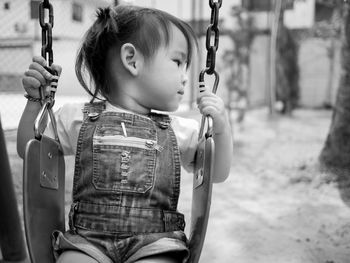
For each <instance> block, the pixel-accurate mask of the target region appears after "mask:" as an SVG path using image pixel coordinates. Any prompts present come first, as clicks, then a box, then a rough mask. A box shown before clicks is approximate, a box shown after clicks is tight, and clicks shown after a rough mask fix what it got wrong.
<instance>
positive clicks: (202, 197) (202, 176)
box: [189, 137, 215, 263]
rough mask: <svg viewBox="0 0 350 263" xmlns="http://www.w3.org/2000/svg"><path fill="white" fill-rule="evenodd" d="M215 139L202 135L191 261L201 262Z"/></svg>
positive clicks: (194, 190) (197, 162)
mask: <svg viewBox="0 0 350 263" xmlns="http://www.w3.org/2000/svg"><path fill="white" fill-rule="evenodd" d="M214 146H215V145H214V139H213V137H208V138H205V137H202V139H201V140H200V141H199V144H198V147H197V155H196V167H195V172H194V177H193V190H192V211H191V229H190V238H189V241H190V242H189V247H190V251H191V254H190V260H189V263H197V262H199V258H200V255H201V252H202V248H203V244H204V239H205V234H206V231H207V226H208V219H209V212H210V204H211V194H212V178H213V164H214Z"/></svg>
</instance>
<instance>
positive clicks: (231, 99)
mask: <svg viewBox="0 0 350 263" xmlns="http://www.w3.org/2000/svg"><path fill="white" fill-rule="evenodd" d="M231 15H232V17H233V18H235V20H236V24H237V27H235V29H232V30H227V32H226V33H227V34H228V36H229V37H230V39H231V40H232V42H233V46H234V48H233V49H232V50H231V49H230V50H226V51H225V52H224V54H223V62H224V64H225V66H226V68H227V69H228V70H229V75H228V77H227V78H226V87H227V91H228V99H227V102H226V107H227V109H228V111H229V113H230V116H231V115H232V112H233V110H236V111H237V118H236V119H235V121H237V122H242V121H243V119H244V114H245V111H246V108H247V106H248V103H249V98H248V89H249V85H250V84H249V80H250V50H251V45H252V42H253V38H254V29H253V25H252V18H251V16H250V15H249V13H248V11H247V10H246V9H245V8H242V7H239V6H233V7H232V10H231ZM230 119H231V122H233V121H234V120H233V118H230ZM231 125H233V123H231ZM232 127H233V126H232Z"/></svg>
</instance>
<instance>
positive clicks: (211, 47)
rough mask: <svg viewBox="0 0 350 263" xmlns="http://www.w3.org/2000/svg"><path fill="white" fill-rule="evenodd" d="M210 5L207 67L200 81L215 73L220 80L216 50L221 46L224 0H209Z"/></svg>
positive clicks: (200, 76)
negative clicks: (221, 19)
mask: <svg viewBox="0 0 350 263" xmlns="http://www.w3.org/2000/svg"><path fill="white" fill-rule="evenodd" d="M209 6H210V8H211V17H210V24H209V26H208V28H207V33H206V42H205V46H206V49H207V59H206V68H205V69H203V70H202V71H201V72H200V74H199V82H200V83H201V82H204V75H205V74H207V75H212V74H214V75H215V80H216V79H217V81H215V82H218V74H217V73H216V71H215V62H216V51H217V50H218V48H219V27H218V24H219V9H220V7H221V6H222V0H218V1H214V0H209ZM217 84H218V83H216V87H215V84H214V88H213V92H214V93H215V92H216V89H217Z"/></svg>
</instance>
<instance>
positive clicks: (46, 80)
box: [22, 56, 62, 98]
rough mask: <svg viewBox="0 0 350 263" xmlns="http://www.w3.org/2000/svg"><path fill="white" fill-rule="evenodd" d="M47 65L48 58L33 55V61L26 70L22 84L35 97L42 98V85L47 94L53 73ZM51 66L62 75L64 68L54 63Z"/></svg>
mask: <svg viewBox="0 0 350 263" xmlns="http://www.w3.org/2000/svg"><path fill="white" fill-rule="evenodd" d="M45 66H47V63H46V60H45V59H44V58H43V57H40V56H35V57H33V62H32V63H31V64H30V65H29V68H28V70H26V71H25V72H24V77H23V79H22V84H23V88H24V90H25V91H26V92H27V93H28V95H29V96H31V97H33V98H40V89H39V88H40V87H43V88H44V94H45V95H47V93H48V91H47V87H48V86H49V85H50V81H51V79H52V77H53V75H52V74H51V73H50V72H49V71H47V70H46V69H45V68H44V67H45ZM51 68H52V69H53V70H55V71H56V72H57V73H58V76H59V75H61V71H62V68H61V67H60V66H58V65H55V64H52V65H51Z"/></svg>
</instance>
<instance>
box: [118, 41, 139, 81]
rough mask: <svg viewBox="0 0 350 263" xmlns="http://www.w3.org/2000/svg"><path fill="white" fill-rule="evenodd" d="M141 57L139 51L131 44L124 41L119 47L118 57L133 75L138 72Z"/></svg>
mask: <svg viewBox="0 0 350 263" xmlns="http://www.w3.org/2000/svg"><path fill="white" fill-rule="evenodd" d="M141 58H142V56H140V53H139V52H138V51H137V49H136V48H135V46H134V45H133V44H130V43H125V44H123V45H122V47H121V48H120V59H121V61H122V64H123V66H124V67H125V69H126V70H127V71H129V72H130V74H132V75H133V76H137V74H138V73H139V66H140V64H141Z"/></svg>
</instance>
